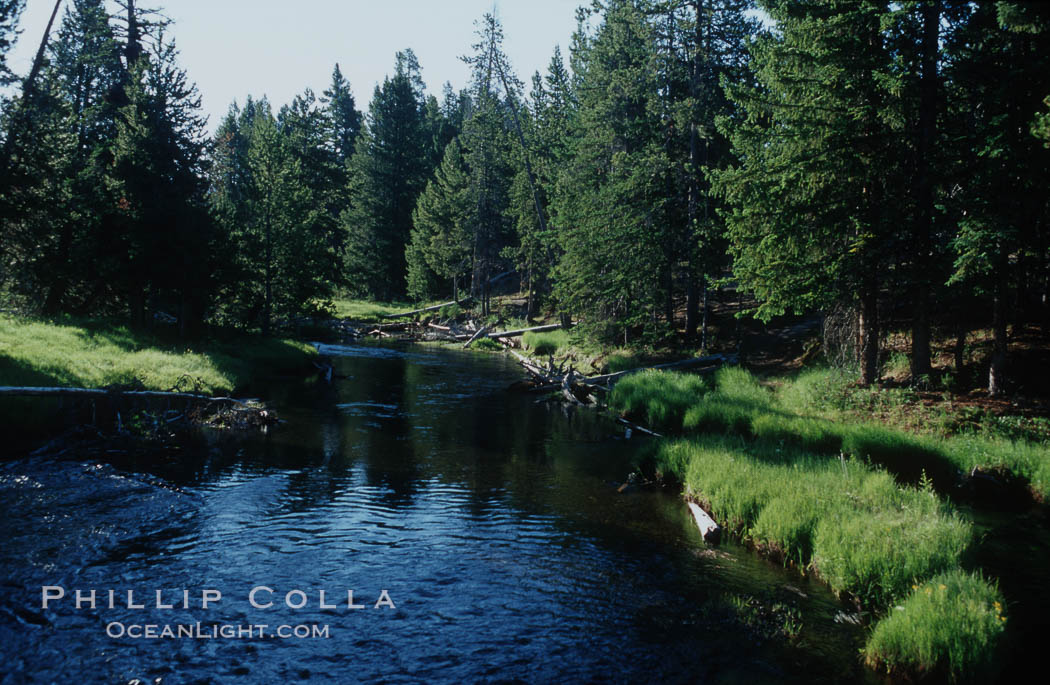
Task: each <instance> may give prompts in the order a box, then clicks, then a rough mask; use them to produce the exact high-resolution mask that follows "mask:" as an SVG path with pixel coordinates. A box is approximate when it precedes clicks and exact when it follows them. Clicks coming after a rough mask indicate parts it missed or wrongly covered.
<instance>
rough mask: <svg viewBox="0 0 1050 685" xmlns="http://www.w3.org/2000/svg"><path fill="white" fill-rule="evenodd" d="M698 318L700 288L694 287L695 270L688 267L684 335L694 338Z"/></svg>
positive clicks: (687, 337)
mask: <svg viewBox="0 0 1050 685" xmlns="http://www.w3.org/2000/svg"><path fill="white" fill-rule="evenodd" d="M699 319H700V289H699V288H697V287H696V272H695V270H694V269H693V267H692V265H690V267H689V275H688V281H687V282H686V285H685V337H686V340H695V339H696V327H697V322H698V320H699Z"/></svg>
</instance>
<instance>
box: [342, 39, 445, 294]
mask: <svg viewBox="0 0 1050 685" xmlns="http://www.w3.org/2000/svg"><path fill="white" fill-rule="evenodd" d="M424 104H425V103H424V99H423V81H422V78H421V77H420V71H419V63H418V62H417V61H416V57H415V55H414V54H413V53H412V51H411V50H406V51H404V52H399V53H398V54H397V60H396V63H395V69H394V75H393V77H389V78H387V79H385V80H384V81H383V84H382V85H381V86H377V87H376V90H375V94H374V95H373V97H372V102H371V103H370V104H369V109H368V117H367V120H366V124H365V127H364V130H363V131H362V133H361V136H360V137H359V139H358V142H357V146H356V148H355V151H354V155H353V157H352V158H351V163H350V167H351V169H350V182H349V195H350V206H349V208H348V209H347V210H346V211H344V212H343V215H342V222H343V226H344V227H345V229H346V232H347V260H346V270H347V278H348V281H349V283H350V288H351V290H352V292H354V293H356V294H359V295H367V296H371V297H377V298H381V299H390V298H395V297H399V296H401V295H403V294H404V293H405V287H406V286H405V284H406V273H407V268H406V263H405V246H406V245H407V244H408V242H409V236H410V233H411V229H412V209H413V208H414V207H415V204H416V198H417V197H418V196H419V193H420V192H422V190H423V187H424V184H425V183H426V179H427V176H428V175H429V174H430V171H431V169H430V159H431V155H430V154H428V148H429V144H430V135H429V132H428V130H427V126H426V113H425V109H424Z"/></svg>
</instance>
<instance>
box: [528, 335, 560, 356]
mask: <svg viewBox="0 0 1050 685" xmlns="http://www.w3.org/2000/svg"><path fill="white" fill-rule="evenodd" d="M521 342H522V345H523V346H524V347H525V349H527V350H529V351H531V352H532V354H534V355H538V356H543V357H545V356H547V355H549V354H557V353H558V350H562V349H566V348H568V347H569V344H570V339H569V332H568V331H563V330H556V331H546V332H543V333H537V332H535V331H530V332H528V333H526V334H525V335H523V336H522V341H521Z"/></svg>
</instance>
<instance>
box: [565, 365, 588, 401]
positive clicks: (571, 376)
mask: <svg viewBox="0 0 1050 685" xmlns="http://www.w3.org/2000/svg"><path fill="white" fill-rule="evenodd" d="M575 380H576V372H575V371H573V370H572V369H569V373H567V374H565V378H563V379H562V381H561V394H562V395H564V396H565V399H567V400H569V402H570V403H571V404H579V405H581V406H582V405H583V402H581V401H580V398H578V397H576V395H575V394H574V393H573V391H572V386H573V383H574V382H575Z"/></svg>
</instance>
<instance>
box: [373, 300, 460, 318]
mask: <svg viewBox="0 0 1050 685" xmlns="http://www.w3.org/2000/svg"><path fill="white" fill-rule="evenodd" d="M470 299H471V298H469V297H464V298H463V299H462V300H453V301H452V302H445V303H442V304H433V305H430V306H429V307H423V308H422V309H413V310H412V311H410V312H401V313H399V314H382V315H380V317H379V318H380V319H400V318H402V317H405V316H415V315H416V314H422V313H423V312H433V311H437V310H438V309H441V308H442V307H451V306H452V305H454V304H463V303H464V302H470Z"/></svg>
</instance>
